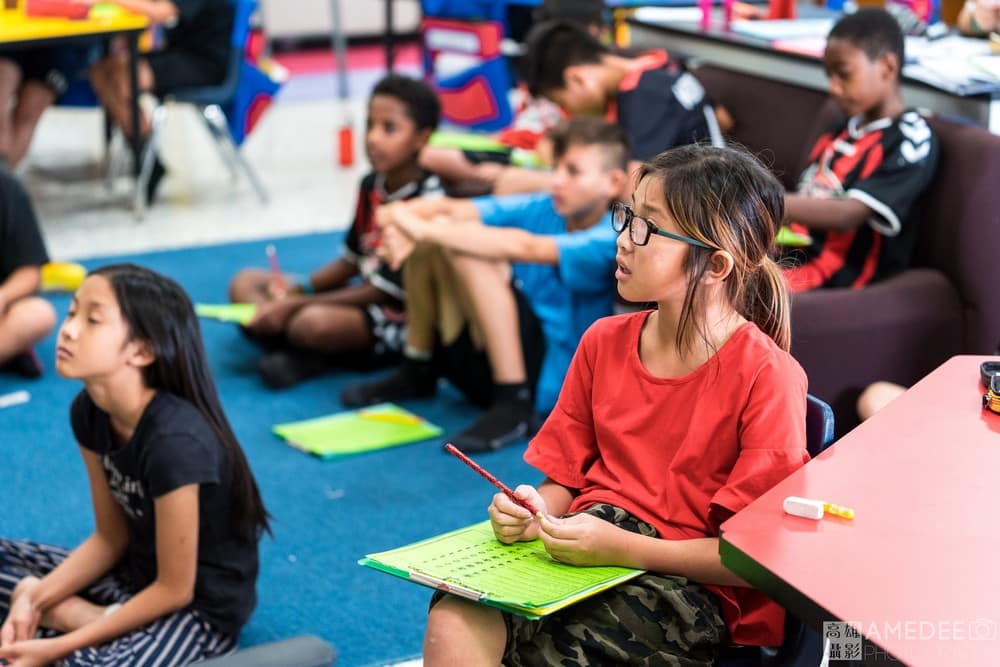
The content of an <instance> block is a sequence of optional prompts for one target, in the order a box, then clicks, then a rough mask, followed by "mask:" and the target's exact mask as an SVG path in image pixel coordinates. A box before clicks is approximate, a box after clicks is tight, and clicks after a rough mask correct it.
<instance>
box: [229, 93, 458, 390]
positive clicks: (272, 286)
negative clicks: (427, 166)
mask: <svg viewBox="0 0 1000 667" xmlns="http://www.w3.org/2000/svg"><path fill="white" fill-rule="evenodd" d="M440 109H441V107H440V103H439V102H438V99H437V95H436V94H435V93H434V91H433V90H431V88H430V87H429V86H427V84H425V83H424V82H422V81H417V80H415V79H409V78H407V77H403V76H398V75H393V74H390V75H389V76H387V77H385V78H384V79H382V80H381V81H380V82H379V83H378V84H377V85H376V86H375V89H374V90H373V91H372V95H371V99H370V100H369V102H368V125H367V128H366V130H365V153H366V155H367V157H368V161H369V162H370V163H371V166H372V171H371V173H370V174H368V175H367V176H365V177H364V179H362V181H361V187H360V190H359V192H358V202H357V207H356V209H355V213H354V222H353V224H352V225H351V228H350V230H349V231H348V233H347V238H346V240H345V242H344V246H343V249H342V252H341V253H340V255H339V256H338V257H337V258H336V259H333V260H332V261H330V262H328V263H327V264H325V265H323V266H321V267H319V268H318V269H316V270H315V271H313V272H312V273H310V274H309V275H308V276H300V277H297V278H296V277H293V276H286V277H278V278H276V277H275V276H274V275H273V274H272V273H271V272H270V271H268V270H266V269H244V270H243V271H241V272H240V273H239V274H238V275H237V276H236V277H235V278H234V279H233V281H232V283H231V284H230V286H229V298H230V300H231V301H233V302H246V303H255V304H257V315H256V316H255V317H254V319H253V320H252V321H251V322H250V323H249V324H247V326H246V332H247V333H248V334H249V335H250V336H251V337H253V338H254V339H255V340H258V341H259V342H262V343H264V344H265V345H266V346H267V347H268V348H272V349H271V351H270V352H269V353H268V354H266V355H265V356H263V357H262V358H261V359H260V361H259V362H258V364H257V368H258V370H259V371H260V374H261V377H262V379H263V380H264V382H265V383H266V384H267V385H268V386H270V387H273V388H276V389H278V388H283V387H288V386H291V385H294V384H296V383H298V382H300V381H302V380H305V379H308V378H310V377H313V376H315V375H319V374H321V373H323V372H325V371H328V370H331V369H333V368H336V367H340V366H345V365H346V366H351V367H356V366H357V365H358V364H359V363H360V364H361V366H362V367H367V366H369V365H372V364H373V363H374V364H376V365H381V364H383V363H386V362H389V361H396V360H398V358H399V355H400V354H401V353H402V349H403V343H404V341H405V338H406V331H405V326H406V317H405V311H404V300H405V298H406V295H405V293H404V291H403V286H402V276H401V274H400V272H399V271H394V270H392V269H390V268H389V266H388V265H387V264H386V263H385V262H383V261H382V260H380V259H379V258H378V256H377V255H376V253H375V251H376V249H377V248H378V245H379V242H380V240H381V233H380V231H379V229H378V227H377V226H376V224H375V215H376V210H377V208H378V207H379V205H381V204H386V203H389V202H395V201H401V200H403V199H410V198H412V197H419V196H428V195H431V194H435V193H438V194H439V193H440V181H439V180H438V178H437V177H436V176H434V175H432V174H429V173H427V172H426V171H424V169H423V168H422V167H421V166H420V165H419V163H418V161H417V156H418V155H419V153H420V151H421V149H423V148H424V146H426V145H427V140H428V138H429V137H430V134H431V132H433V131H434V129H435V128H436V127H437V124H438V117H439V115H440ZM357 279H360V280H357ZM279 283H280V284H279Z"/></svg>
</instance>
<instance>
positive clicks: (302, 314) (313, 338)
mask: <svg viewBox="0 0 1000 667" xmlns="http://www.w3.org/2000/svg"><path fill="white" fill-rule="evenodd" d="M330 329H331V323H330V316H329V313H327V312H324V309H323V308H316V307H312V308H310V307H309V306H306V307H305V308H301V309H299V310H298V312H296V313H295V314H294V315H293V316H292V318H291V319H290V320H289V321H288V328H287V330H286V335H287V336H288V342H289V343H291V344H292V345H296V346H300V347H313V346H315V345H317V344H319V343H321V342H322V341H323V340H324V339H325V338H328V337H330V336H332V335H333V332H332V331H331V330H330Z"/></svg>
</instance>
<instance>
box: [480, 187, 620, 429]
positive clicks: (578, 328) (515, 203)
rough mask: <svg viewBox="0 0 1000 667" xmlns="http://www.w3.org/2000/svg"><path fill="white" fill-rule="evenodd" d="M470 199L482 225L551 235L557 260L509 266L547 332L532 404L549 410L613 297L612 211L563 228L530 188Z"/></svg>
mask: <svg viewBox="0 0 1000 667" xmlns="http://www.w3.org/2000/svg"><path fill="white" fill-rule="evenodd" d="M472 202H473V203H474V204H475V206H476V210H477V211H478V212H479V217H480V218H481V219H482V221H483V223H484V224H487V225H490V226H492V227H517V228H520V229H524V230H525V231H529V232H531V233H532V234H544V235H547V236H552V237H553V238H554V239H555V242H556V245H557V246H558V248H559V264H557V265H555V266H550V265H548V264H522V263H515V264H514V265H513V270H514V281H515V284H516V285H517V287H518V288H519V289H520V290H521V292H523V293H524V296H525V298H526V299H527V300H528V303H529V304H530V305H531V309H532V310H533V311H534V312H535V315H537V316H538V319H539V320H540V321H541V323H542V331H544V332H545V360H544V361H543V362H542V370H541V375H540V376H539V378H538V388H537V391H536V396H535V407H536V408H537V409H538V410H539V411H541V412H548V411H549V410H551V409H552V407H553V406H554V405H555V404H556V399H557V398H558V397H559V390H560V389H561V388H562V383H563V378H564V377H565V376H566V371H567V369H568V368H569V362H570V361H571V360H572V358H573V353H574V352H576V346H577V344H578V343H579V342H580V337H581V336H583V332H584V331H586V330H587V327H589V326H590V325H591V324H592V323H593V322H594V321H595V320H597V319H598V318H601V317H604V316H606V315H610V314H611V309H612V306H613V305H614V296H615V280H614V267H615V250H616V249H615V241H616V240H617V237H618V235H617V234H616V233H615V231H614V230H613V229H612V228H611V214H610V213H606V214H605V215H604V217H602V218H601V220H600V221H599V222H598V223H597V224H596V225H594V226H592V227H589V228H587V229H581V230H579V231H573V232H567V231H566V220H565V218H563V217H562V216H561V215H559V214H558V213H557V212H556V209H555V205H554V204H553V203H552V195H550V194H547V193H532V194H524V195H510V196H505V197H479V198H477V199H473V200H472Z"/></svg>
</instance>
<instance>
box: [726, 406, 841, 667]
mask: <svg viewBox="0 0 1000 667" xmlns="http://www.w3.org/2000/svg"><path fill="white" fill-rule="evenodd" d="M833 427H834V423H833V408H831V407H830V406H829V405H827V404H826V403H825V402H823V401H821V400H820V399H818V398H816V397H815V396H811V395H809V396H806V451H808V452H809V456H811V457H816V456H819V454H820V453H822V451H823V450H824V449H826V448H827V447H829V446H830V444H831V443H833V437H834V430H833ZM823 651H824V646H823V639H822V637H820V636H819V633H818V632H816V631H815V630H813V629H812V628H810V627H809V626H807V625H805V624H804V623H803V622H802V621H800V620H799V619H798V618H796V617H795V616H793V615H792V614H790V613H786V614H785V641H784V643H782V645H781V646H778V647H774V648H761V649H757V650H755V649H753V648H752V647H739V648H735V649H733V650H731V651H728V652H727V651H724V652H723V657H722V659H720V660H719V663H718V664H719V667H816V665H819V664H820V662H821V660H822V658H823Z"/></svg>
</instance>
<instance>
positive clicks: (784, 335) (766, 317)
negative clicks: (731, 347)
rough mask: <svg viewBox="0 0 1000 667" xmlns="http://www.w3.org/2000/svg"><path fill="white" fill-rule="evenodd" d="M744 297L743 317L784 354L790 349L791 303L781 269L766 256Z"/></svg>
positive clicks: (752, 275) (748, 285) (749, 281)
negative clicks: (764, 334) (772, 341)
mask: <svg viewBox="0 0 1000 667" xmlns="http://www.w3.org/2000/svg"><path fill="white" fill-rule="evenodd" d="M748 278H749V280H748V281H747V284H746V292H745V295H744V298H745V300H744V304H745V312H743V313H741V315H743V317H745V318H747V319H748V320H750V321H751V322H753V323H754V324H756V325H757V326H758V327H759V328H760V330H761V331H763V332H764V333H766V334H767V335H768V336H770V337H771V339H772V340H774V342H775V343H777V344H778V347H780V348H781V349H782V350H784V351H785V352H788V350H789V348H790V347H791V337H792V335H791V318H790V316H789V311H790V309H791V303H790V301H789V296H788V285H787V284H786V283H785V277H784V276H783V275H782V273H781V267H779V266H778V263H777V262H775V261H774V260H773V259H771V258H770V257H767V256H765V257H764V259H763V261H761V263H760V266H759V267H758V268H757V270H756V271H754V272H753V273H752V274H751V275H750V276H748Z"/></svg>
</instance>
